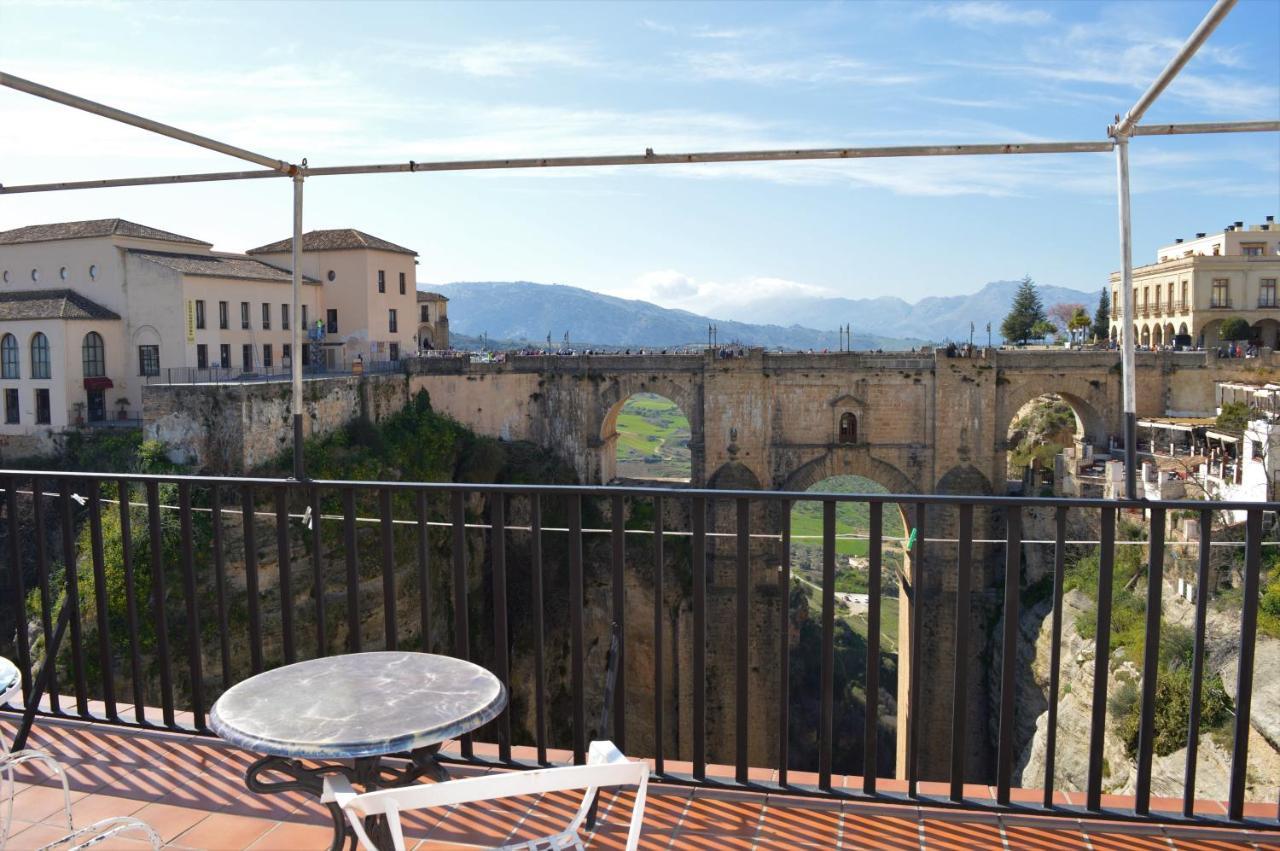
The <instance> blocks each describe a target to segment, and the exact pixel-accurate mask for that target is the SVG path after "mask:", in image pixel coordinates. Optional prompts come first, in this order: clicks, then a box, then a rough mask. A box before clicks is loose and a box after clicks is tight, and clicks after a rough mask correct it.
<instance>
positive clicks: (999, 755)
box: [996, 505, 1022, 806]
mask: <svg viewBox="0 0 1280 851" xmlns="http://www.w3.org/2000/svg"><path fill="white" fill-rule="evenodd" d="M1007 514H1008V520H1007V526H1008V530H1007V531H1008V538H1007V541H1006V543H1005V553H1004V634H1003V638H1002V641H1001V647H1000V729H999V742H998V745H997V750H996V803H998V804H1001V805H1003V806H1008V804H1009V797H1010V796H1009V787H1010V785H1011V783H1012V780H1013V726H1014V717H1013V714H1014V706H1015V704H1014V698H1015V697H1016V694H1015V691H1016V680H1015V677H1016V676H1017V672H1018V617H1019V613H1018V595H1019V592H1020V590H1021V584H1022V507H1021V506H1017V505H1011V506H1009V508H1008V510H1007Z"/></svg>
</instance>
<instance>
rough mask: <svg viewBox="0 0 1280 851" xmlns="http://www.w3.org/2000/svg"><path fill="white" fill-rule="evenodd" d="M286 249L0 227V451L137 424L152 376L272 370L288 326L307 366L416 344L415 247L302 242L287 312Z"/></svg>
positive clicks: (339, 235)
mask: <svg viewBox="0 0 1280 851" xmlns="http://www.w3.org/2000/svg"><path fill="white" fill-rule="evenodd" d="M291 248H292V247H291V245H290V242H289V241H288V240H286V241H284V242H281V243H273V244H271V245H265V246H262V247H260V248H257V249H254V250H253V252H251V253H249V254H229V253H224V252H216V251H213V249H212V245H211V244H210V243H207V242H203V241H201V240H198V239H193V238H191V237H187V236H182V235H180V234H175V233H170V232H168V231H162V230H159V229H157V228H151V227H147V226H144V225H139V224H135V223H133V222H129V221H125V220H123V219H98V220H93V221H85V222H65V223H59V224H50V225H33V226H29V227H23V228H17V229H15V230H10V231H3V232H0V353H2V354H3V363H2V364H0V453H5V454H11V455H24V454H31V453H33V452H43V451H49V450H51V449H53V448H54V447H53V444H52V442H51V438H52V435H53V434H54V433H56V432H58V431H60V430H62V429H65V428H67V427H69V426H74V425H77V424H79V423H87V424H106V423H110V422H115V421H119V420H128V419H131V418H134V417H138V416H141V411H142V388H143V386H144V385H145V384H146V383H148V382H149V381H167V380H170V379H172V380H179V381H190V380H217V379H227V378H232V379H234V378H237V377H241V376H244V375H246V374H248V375H260V374H262V373H263V372H266V371H272V372H281V371H283V370H285V369H286V368H287V367H288V366H290V364H291V359H292V355H293V352H292V344H293V323H294V322H295V321H299V320H300V321H302V322H303V324H304V326H305V327H306V329H307V331H308V334H307V337H308V341H307V343H306V349H305V350H304V352H303V356H304V358H306V359H307V362H308V363H320V364H324V365H325V366H327V367H330V368H332V367H342V366H347V365H349V364H351V363H352V362H353V361H354V360H356V359H357V358H359V359H363V360H365V361H369V360H388V359H391V360H395V359H398V358H399V357H400V356H401V354H409V353H412V352H414V351H415V350H416V348H417V343H416V336H417V334H418V333H419V322H418V318H419V317H418V301H417V296H416V284H415V275H414V271H415V266H416V261H415V257H416V255H415V253H414V252H413V251H412V250H410V249H407V248H403V247H401V246H397V245H394V244H392V243H389V242H386V241H385V240H381V239H378V238H377V237H373V236H370V235H368V234H364V233H361V232H360V231H356V230H337V231H314V232H312V233H308V234H305V235H304V240H303V250H304V252H305V253H304V256H303V271H304V278H303V280H304V286H303V288H302V299H301V302H300V307H301V316H300V317H295V316H293V315H292V312H293V307H292V300H293V293H292V273H291V271H290V267H289V263H290V261H291V254H290V252H291ZM439 318H440V319H441V320H444V314H443V310H441V311H440V313H439ZM317 323H319V325H318V327H317ZM444 328H445V333H446V336H447V320H445V325H444ZM435 329H436V326H435V325H433V330H435ZM433 339H434V338H433Z"/></svg>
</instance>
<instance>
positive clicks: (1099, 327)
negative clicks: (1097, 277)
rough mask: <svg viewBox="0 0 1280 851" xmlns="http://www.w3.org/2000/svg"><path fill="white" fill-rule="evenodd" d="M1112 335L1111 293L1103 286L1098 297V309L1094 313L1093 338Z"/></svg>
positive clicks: (1102, 338)
mask: <svg viewBox="0 0 1280 851" xmlns="http://www.w3.org/2000/svg"><path fill="white" fill-rule="evenodd" d="M1110 337H1111V294H1110V293H1109V292H1107V288H1106V287H1103V288H1102V295H1100V296H1099V297H1098V309H1097V310H1096V311H1094V314H1093V338H1094V339H1095V340H1106V339H1109V338H1110Z"/></svg>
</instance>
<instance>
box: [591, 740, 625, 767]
mask: <svg viewBox="0 0 1280 851" xmlns="http://www.w3.org/2000/svg"><path fill="white" fill-rule="evenodd" d="M628 761H629V760H628V759H627V757H626V755H625V754H623V753H622V751H620V750H618V746H617V745H615V744H614V743H613V742H611V741H609V740H608V739H599V740H597V741H594V742H592V743H591V746H590V747H589V748H588V749H587V765H609V764H610V763H619V762H628Z"/></svg>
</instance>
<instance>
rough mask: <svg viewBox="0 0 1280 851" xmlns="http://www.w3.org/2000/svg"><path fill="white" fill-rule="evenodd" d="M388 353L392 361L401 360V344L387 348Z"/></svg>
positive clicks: (393, 344)
mask: <svg viewBox="0 0 1280 851" xmlns="http://www.w3.org/2000/svg"><path fill="white" fill-rule="evenodd" d="M387 351H388V352H389V353H390V357H391V359H392V360H400V344H399V343H392V344H391V345H389V346H388V347H387Z"/></svg>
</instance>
